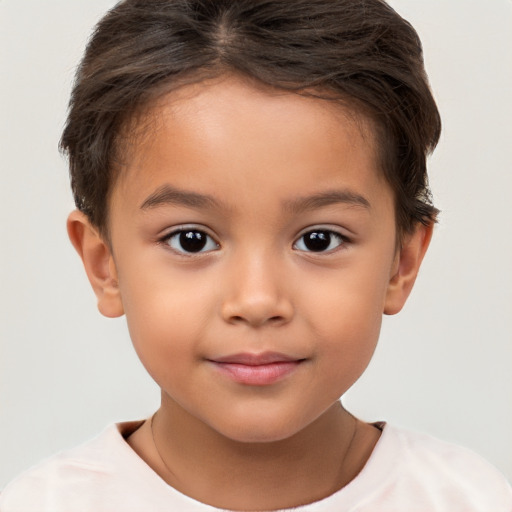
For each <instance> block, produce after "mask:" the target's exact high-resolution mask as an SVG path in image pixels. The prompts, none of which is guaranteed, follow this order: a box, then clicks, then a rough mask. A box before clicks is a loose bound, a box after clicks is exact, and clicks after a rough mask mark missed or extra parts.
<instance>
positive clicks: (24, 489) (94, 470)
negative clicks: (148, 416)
mask: <svg viewBox="0 0 512 512" xmlns="http://www.w3.org/2000/svg"><path fill="white" fill-rule="evenodd" d="M139 423H140V422H127V423H122V424H119V425H111V426H110V427H108V428H107V429H105V430H104V431H103V432H102V433H101V434H100V435H99V436H97V437H96V438H94V439H93V440H91V441H88V442H87V443H84V444H82V445H80V446H78V447H76V448H73V449H70V450H66V451H63V452H60V453H58V454H56V455H54V456H52V457H50V458H49V459H47V460H45V461H43V462H41V463H40V464H38V465H36V466H34V467H32V468H30V469H29V470H28V471H26V472H25V473H23V474H22V475H20V476H19V477H18V478H16V479H15V480H13V481H12V482H11V483H10V484H8V485H7V487H6V488H5V489H4V490H3V491H2V492H1V494H0V510H1V511H2V512H11V511H13V512H18V511H19V512H21V511H23V512H31V511H36V510H37V511H38V512H46V511H48V512H49V511H50V510H51V511H52V512H61V511H64V510H86V509H85V508H83V506H82V504H80V505H78V503H79V500H81V499H82V498H83V497H84V496H89V498H90V497H92V496H97V497H98V496H100V495H101V493H102V489H105V488H109V489H110V490H112V491H114V493H115V492H117V488H118V487H119V478H118V476H119V467H123V468H126V469H128V468H131V469H132V470H133V466H134V465H135V466H137V462H138V461H137V459H136V458H135V457H133V454H131V453H130V450H129V448H128V445H127V444H126V443H125V442H124V439H123V437H122V432H121V431H120V430H121V429H123V428H124V429H126V428H136V427H137V424H139ZM139 462H140V463H142V461H140V460H139ZM132 472H133V471H132ZM126 485H129V482H125V483H123V486H124V488H125V489H126ZM119 491H120V492H121V490H120V489H119Z"/></svg>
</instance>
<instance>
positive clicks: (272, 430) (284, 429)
mask: <svg viewBox="0 0 512 512" xmlns="http://www.w3.org/2000/svg"><path fill="white" fill-rule="evenodd" d="M231 420H232V421H230V423H229V424H228V425H223V426H222V427H224V428H222V427H221V428H217V429H216V430H217V431H218V432H219V433H220V434H222V435H223V436H225V437H227V438H228V439H231V440H233V441H236V442H239V443H274V442H278V441H283V440H284V439H288V438H290V437H292V436H293V435H295V434H296V433H297V432H299V431H300V430H302V428H301V426H295V425H293V424H292V423H291V422H290V421H286V420H283V419H282V418H279V419H275V420H274V421H272V420H271V419H269V418H261V417H260V418H258V420H255V421H247V420H245V421H235V420H234V418H231Z"/></svg>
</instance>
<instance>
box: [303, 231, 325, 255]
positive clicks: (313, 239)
mask: <svg viewBox="0 0 512 512" xmlns="http://www.w3.org/2000/svg"><path fill="white" fill-rule="evenodd" d="M330 243H331V235H330V234H329V233H328V232H327V231H312V232H311V233H308V234H306V235H304V245H305V246H306V247H307V248H308V249H309V250H310V251H315V252H320V251H325V250H326V249H327V248H328V247H329V245H330Z"/></svg>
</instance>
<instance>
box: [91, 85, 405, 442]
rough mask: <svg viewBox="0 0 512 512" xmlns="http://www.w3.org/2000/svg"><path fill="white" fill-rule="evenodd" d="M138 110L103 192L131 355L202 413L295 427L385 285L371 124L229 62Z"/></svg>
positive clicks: (370, 339) (272, 433) (389, 214)
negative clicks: (224, 70) (124, 153)
mask: <svg viewBox="0 0 512 512" xmlns="http://www.w3.org/2000/svg"><path fill="white" fill-rule="evenodd" d="M152 113H153V114H154V116H155V117H154V119H153V121H154V123H153V124H152V127H151V128H150V129H149V131H147V132H146V133H145V135H144V136H143V138H142V139H141V141H140V143H139V144H138V145H137V146H136V147H135V149H134V151H133V153H132V154H129V156H128V160H129V161H128V165H127V167H126V168H125V169H123V170H122V172H121V176H120V178H119V179H118V181H117V182H116V184H115V187H114V191H113V194H112V198H111V203H110V233H111V242H112V251H113V259H112V260H111V272H112V274H114V275H115V276H116V280H117V282H118V286H119V293H120V295H119V298H118V300H119V301H120V304H121V301H122V308H123V310H124V312H125V313H126V316H127V321H128V326H129V330H130V333H131V337H132V339H133V343H134V346H135V348H136V350H137V353H138V355H139V356H140V358H141V360H142V362H143V364H144V365H145V366H146V368H147V370H148V371H149V373H150V374H151V376H152V377H153V378H154V380H155V381H156V382H157V383H158V385H159V386H160V387H161V389H162V390H163V393H164V397H165V399H166V400H167V401H168V402H169V403H173V404H174V405H176V404H178V406H179V407H182V408H184V409H185V410H186V411H187V413H189V414H190V415H191V416H192V417H193V418H196V419H198V420H199V421H200V422H202V424H206V425H208V426H209V427H211V428H213V429H215V430H216V431H218V432H220V433H222V434H224V435H226V436H228V437H230V438H232V439H237V440H240V441H271V440H277V439H282V438H286V437H288V436H291V435H292V434H294V433H295V432H298V431H300V430H301V429H302V428H304V427H305V426H307V425H308V424H310V423H311V422H312V421H314V420H315V419H316V418H318V417H319V416H321V415H322V414H323V413H324V412H326V411H327V410H328V409H329V408H330V407H331V406H333V405H334V404H335V403H336V401H337V399H338V398H339V397H340V396H341V395H342V394H343V393H344V392H345V391H346V390H347V389H348V388H349V387H350V386H351V385H352V384H353V383H354V382H355V380H356V379H357V378H358V377H359V376H360V375H361V373H362V372H363V370H364V369H365V368H366V366H367V364H368V362H369V361H370V358H371V356H372V353H373V351H374V348H375V345H376V342H377V338H378V335H379V330H380V325H381V318H382V314H383V312H384V311H385V310H386V308H387V307H388V301H389V300H391V299H390V296H391V295H392V293H393V292H392V290H391V289H392V287H393V285H392V283H393V276H394V275H395V274H396V272H397V269H398V267H399V261H398V256H397V253H396V230H395V215H394V208H393V197H392V192H391V190H390V188H389V186H388V185H387V183H386V182H385V181H384V180H383V179H382V178H381V176H380V173H379V172H378V170H377V168H376V161H375V156H374V149H373V141H372V137H371V135H370V133H369V132H368V131H366V129H365V127H364V123H359V124H358V125H356V123H355V122H354V120H353V119H351V118H350V117H349V116H346V115H345V114H344V112H343V110H342V108H341V107H339V106H334V105H332V104H328V103H327V102H325V101H322V100H318V99H311V98H305V97H301V96H298V95H294V94H288V93H285V92H279V93H270V92H267V91H263V90H259V89H256V88H252V87H251V86H249V85H247V84H245V83H243V82H242V81H240V80H237V79H235V78H229V79H225V80H224V81H216V82H213V83H210V84H209V85H205V84H202V85H201V84H199V85H194V86H186V87H185V88H184V89H182V90H181V91H179V92H174V93H171V94H170V95H168V96H167V97H166V98H164V100H163V101H161V102H160V103H159V105H158V106H157V107H155V109H154V112H152ZM363 134H364V135H363ZM180 231H181V232H182V233H181V235H180V233H179V232H180ZM390 283H391V284H390ZM100 303H101V298H100ZM120 307H121V306H120ZM262 354H263V356H264V358H263V359H260V360H259V359H257V356H259V355H262ZM253 356H255V357H256V359H253V360H251V357H253ZM266 356H268V357H269V360H266V359H265V357H266ZM276 361H277V363H276ZM263 362H267V363H268V362H273V364H266V365H262V366H260V367H259V368H258V367H256V366H253V365H254V364H255V363H263ZM248 363H249V364H248Z"/></svg>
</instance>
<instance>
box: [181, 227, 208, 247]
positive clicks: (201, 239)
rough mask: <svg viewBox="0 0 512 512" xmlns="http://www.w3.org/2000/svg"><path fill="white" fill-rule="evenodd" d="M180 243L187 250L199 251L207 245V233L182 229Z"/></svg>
mask: <svg viewBox="0 0 512 512" xmlns="http://www.w3.org/2000/svg"><path fill="white" fill-rule="evenodd" d="M180 244H181V247H183V249H185V251H187V252H199V251H200V250H201V249H204V246H205V245H206V235H205V234H204V233H201V232H200V231H182V232H181V233H180Z"/></svg>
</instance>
